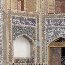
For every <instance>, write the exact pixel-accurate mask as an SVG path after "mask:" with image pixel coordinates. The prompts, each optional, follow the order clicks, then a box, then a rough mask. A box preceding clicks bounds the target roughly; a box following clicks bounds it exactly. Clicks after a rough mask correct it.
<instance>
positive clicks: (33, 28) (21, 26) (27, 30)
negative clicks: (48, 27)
mask: <svg viewBox="0 0 65 65" xmlns="http://www.w3.org/2000/svg"><path fill="white" fill-rule="evenodd" d="M37 29H38V22H37V16H36V15H34V16H33V15H32V14H31V15H30V14H28V16H27V15H26V14H25V15H23V14H22V15H15V13H14V14H13V15H12V16H11V30H10V31H11V35H10V37H11V42H12V43H10V45H9V60H11V59H13V60H14V57H13V41H14V40H16V39H17V38H19V37H21V36H22V37H24V38H25V39H26V40H27V41H28V42H29V43H30V48H31V49H30V50H31V58H15V61H14V62H15V63H35V62H36V61H35V59H36V53H37V52H36V45H37V39H38V38H37V35H38V32H37V31H38V30H37Z"/></svg>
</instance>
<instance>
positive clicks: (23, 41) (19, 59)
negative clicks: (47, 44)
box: [13, 35, 34, 63]
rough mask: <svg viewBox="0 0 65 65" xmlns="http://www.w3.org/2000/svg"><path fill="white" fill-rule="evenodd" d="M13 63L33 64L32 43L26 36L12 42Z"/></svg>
mask: <svg viewBox="0 0 65 65" xmlns="http://www.w3.org/2000/svg"><path fill="white" fill-rule="evenodd" d="M13 47H14V63H31V62H33V58H34V57H33V56H34V55H33V54H32V53H33V52H34V51H33V42H32V40H31V39H30V38H29V37H27V36H26V35H22V36H18V37H17V38H16V39H15V40H14V41H13Z"/></svg>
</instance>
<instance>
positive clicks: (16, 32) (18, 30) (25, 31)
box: [12, 26, 36, 40]
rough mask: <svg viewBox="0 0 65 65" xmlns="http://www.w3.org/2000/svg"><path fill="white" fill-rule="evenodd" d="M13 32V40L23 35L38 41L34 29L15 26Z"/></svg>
mask: <svg viewBox="0 0 65 65" xmlns="http://www.w3.org/2000/svg"><path fill="white" fill-rule="evenodd" d="M12 32H13V40H14V39H15V38H16V37H17V36H18V35H22V34H27V35H28V36H30V37H31V38H32V39H33V40H35V39H36V34H35V28H34V27H18V26H13V28H12Z"/></svg>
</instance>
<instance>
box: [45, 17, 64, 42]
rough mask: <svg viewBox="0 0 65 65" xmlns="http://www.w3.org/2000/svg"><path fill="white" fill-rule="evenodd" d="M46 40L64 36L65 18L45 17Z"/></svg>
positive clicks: (50, 40)
mask: <svg viewBox="0 0 65 65" xmlns="http://www.w3.org/2000/svg"><path fill="white" fill-rule="evenodd" d="M45 27H46V28H45V31H46V42H47V43H50V42H52V41H53V40H55V39H56V38H58V37H63V38H64V37H65V18H47V19H46V20H45Z"/></svg>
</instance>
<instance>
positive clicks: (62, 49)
mask: <svg viewBox="0 0 65 65" xmlns="http://www.w3.org/2000/svg"><path fill="white" fill-rule="evenodd" d="M48 51H49V54H48V63H49V65H65V38H62V37H60V38H58V39H56V40H54V41H53V42H51V43H50V44H49V46H48Z"/></svg>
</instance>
